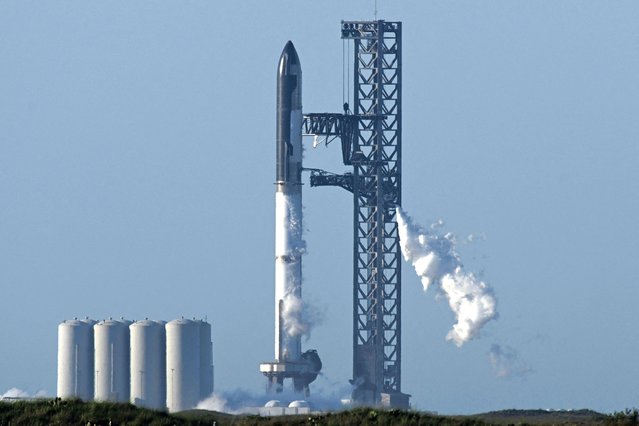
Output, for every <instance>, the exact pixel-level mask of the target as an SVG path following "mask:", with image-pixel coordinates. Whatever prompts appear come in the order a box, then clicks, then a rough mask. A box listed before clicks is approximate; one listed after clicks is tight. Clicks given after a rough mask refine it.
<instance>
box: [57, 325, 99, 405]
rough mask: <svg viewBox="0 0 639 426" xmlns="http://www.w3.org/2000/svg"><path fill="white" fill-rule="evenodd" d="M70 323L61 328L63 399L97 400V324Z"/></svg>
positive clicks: (61, 383) (60, 368) (59, 361)
mask: <svg viewBox="0 0 639 426" xmlns="http://www.w3.org/2000/svg"><path fill="white" fill-rule="evenodd" d="M94 323H95V321H92V320H89V319H86V320H77V319H74V320H68V321H63V322H62V323H60V325H58V391H57V395H58V397H59V398H80V399H82V400H84V401H91V400H92V399H93V324H94Z"/></svg>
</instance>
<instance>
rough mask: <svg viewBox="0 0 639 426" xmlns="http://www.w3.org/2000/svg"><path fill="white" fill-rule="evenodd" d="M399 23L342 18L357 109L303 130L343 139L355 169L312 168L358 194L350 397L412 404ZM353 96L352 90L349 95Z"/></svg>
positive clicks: (307, 122) (315, 118)
mask: <svg viewBox="0 0 639 426" xmlns="http://www.w3.org/2000/svg"><path fill="white" fill-rule="evenodd" d="M401 29H402V27H401V22H386V21H383V20H378V21H342V28H341V32H342V39H344V40H347V41H348V42H351V41H352V43H353V54H354V55H353V62H352V64H353V74H352V78H353V92H352V113H351V112H350V111H349V110H348V104H345V108H344V114H307V115H305V116H304V121H303V130H302V131H303V133H304V134H312V135H317V136H325V137H326V138H327V140H328V138H331V139H332V138H339V139H340V140H341V144H342V156H343V161H344V164H346V165H349V166H352V167H353V171H352V173H346V174H343V175H337V174H332V173H328V172H325V171H322V170H311V186H339V187H342V188H344V189H346V190H348V191H350V192H352V193H353V201H354V209H353V226H354V227H353V236H354V240H353V378H352V380H351V382H352V384H353V386H354V391H353V395H352V397H353V400H354V402H355V403H356V404H358V405H371V406H380V405H381V406H391V407H398V408H408V405H409V404H408V399H409V395H406V394H403V393H402V392H401V250H400V244H399V235H398V229H397V223H396V221H395V208H396V206H399V205H401V193H402V191H401V146H402V145H401V136H402V127H401V126H402V117H401V93H402V91H401V81H402V78H401V62H402V58H401V52H402V49H401V45H402V42H401ZM349 96H350V94H349Z"/></svg>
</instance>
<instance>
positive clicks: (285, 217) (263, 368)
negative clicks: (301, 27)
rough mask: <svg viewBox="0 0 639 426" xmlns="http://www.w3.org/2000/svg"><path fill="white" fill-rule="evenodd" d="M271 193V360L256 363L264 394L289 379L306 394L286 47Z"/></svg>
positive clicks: (293, 110)
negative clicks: (265, 379)
mask: <svg viewBox="0 0 639 426" xmlns="http://www.w3.org/2000/svg"><path fill="white" fill-rule="evenodd" d="M276 127H277V130H276V132H277V136H276V153H277V154H276V174H275V177H276V181H275V185H276V189H275V361H274V362H266V363H262V364H260V372H262V374H264V375H265V376H266V377H268V380H269V381H268V388H269V390H270V391H273V390H275V391H276V392H281V391H282V389H283V383H284V379H286V378H292V379H293V388H294V390H295V391H296V392H304V393H305V394H308V391H309V390H308V385H309V383H311V382H312V381H313V380H315V378H316V377H317V374H318V373H319V371H320V369H321V368H322V363H321V361H320V359H319V356H318V355H317V352H316V351H314V350H309V351H306V352H304V353H302V342H301V337H302V334H303V331H304V330H303V326H302V324H303V320H302V318H301V314H302V312H301V302H302V253H303V251H304V240H303V239H302V179H301V175H302V68H301V66H300V60H299V57H298V56H297V52H296V51H295V47H294V46H293V43H291V42H290V41H289V42H288V43H286V46H285V47H284V51H282V55H281V56H280V61H279V65H278V69H277V118H276Z"/></svg>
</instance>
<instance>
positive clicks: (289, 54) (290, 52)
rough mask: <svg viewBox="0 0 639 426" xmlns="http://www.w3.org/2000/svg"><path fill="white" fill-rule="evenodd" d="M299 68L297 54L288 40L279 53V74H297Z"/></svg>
mask: <svg viewBox="0 0 639 426" xmlns="http://www.w3.org/2000/svg"><path fill="white" fill-rule="evenodd" d="M299 70H300V58H299V56H297V51H296V50H295V46H293V42H292V41H290V40H289V41H288V42H287V43H286V46H284V50H282V54H281V55H280V64H279V67H278V71H279V73H278V74H279V75H291V74H298V73H299Z"/></svg>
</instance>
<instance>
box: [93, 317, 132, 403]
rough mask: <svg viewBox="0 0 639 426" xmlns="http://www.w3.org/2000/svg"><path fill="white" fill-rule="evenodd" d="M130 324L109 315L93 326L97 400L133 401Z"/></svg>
mask: <svg viewBox="0 0 639 426" xmlns="http://www.w3.org/2000/svg"><path fill="white" fill-rule="evenodd" d="M129 324H130V321H117V320H113V319H108V320H104V321H100V322H98V323H97V324H95V325H94V326H93V330H94V334H95V336H94V338H95V400H96V401H113V402H129V387H130V379H129V377H130V376H129V374H130V367H129V358H130V349H129V347H130V344H129Z"/></svg>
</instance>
